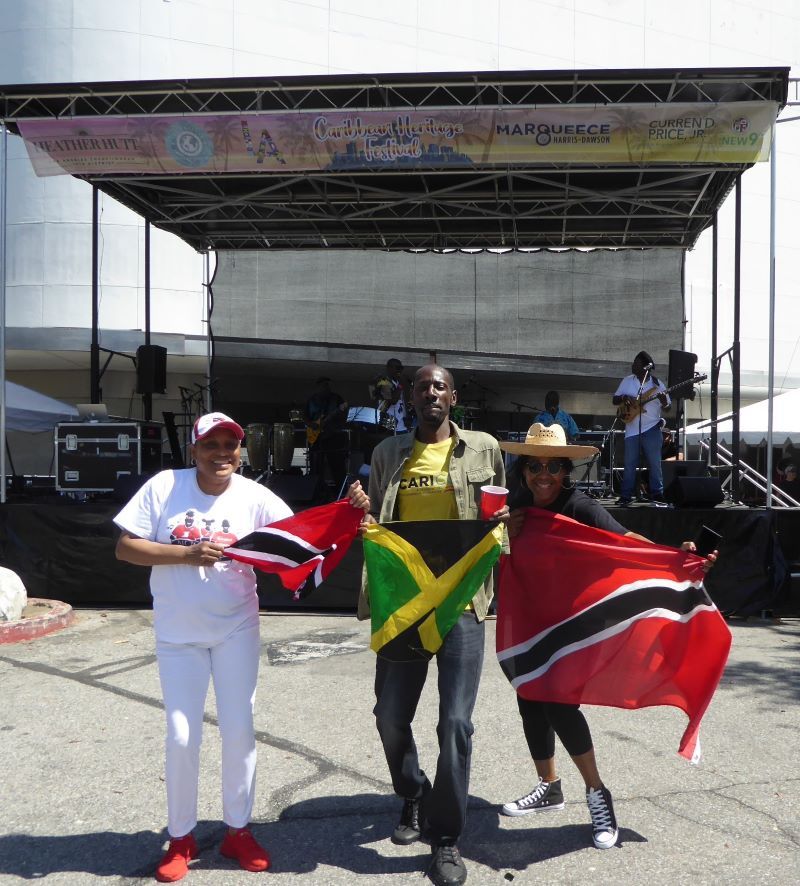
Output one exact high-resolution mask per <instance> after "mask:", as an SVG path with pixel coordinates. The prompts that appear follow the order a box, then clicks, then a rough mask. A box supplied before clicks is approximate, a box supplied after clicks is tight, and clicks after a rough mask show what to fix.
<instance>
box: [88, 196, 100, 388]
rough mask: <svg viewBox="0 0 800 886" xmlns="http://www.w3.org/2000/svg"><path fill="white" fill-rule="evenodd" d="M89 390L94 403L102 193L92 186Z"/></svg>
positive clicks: (97, 371)
mask: <svg viewBox="0 0 800 886" xmlns="http://www.w3.org/2000/svg"><path fill="white" fill-rule="evenodd" d="M89 388H90V400H91V401H92V403H99V402H100V401H101V400H102V393H101V391H100V191H99V190H98V188H97V185H92V345H91V351H90V353H89Z"/></svg>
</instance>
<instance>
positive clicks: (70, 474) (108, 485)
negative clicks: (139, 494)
mask: <svg viewBox="0 0 800 886" xmlns="http://www.w3.org/2000/svg"><path fill="white" fill-rule="evenodd" d="M160 470H161V427H160V425H157V424H154V423H150V422H61V423H59V424H57V425H56V427H55V473H56V489H57V490H58V491H59V492H113V491H114V490H115V489H116V488H117V486H118V484H119V483H120V480H121V479H124V478H126V477H133V476H139V475H141V474H155V473H156V472H158V471H160Z"/></svg>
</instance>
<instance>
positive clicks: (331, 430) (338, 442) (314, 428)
mask: <svg viewBox="0 0 800 886" xmlns="http://www.w3.org/2000/svg"><path fill="white" fill-rule="evenodd" d="M305 422H306V437H307V438H308V446H309V450H308V454H309V457H310V467H311V473H312V474H316V475H317V476H319V477H320V478H321V479H323V480H324V472H325V463H326V462H327V464H328V468H329V469H330V474H331V479H332V481H333V485H334V486H335V488H336V490H338V489H340V488H341V485H342V483H343V482H344V478H345V476H346V475H347V456H348V448H349V447H348V437H347V431H346V430H345V425H346V424H347V402H346V401H345V400H344V398H343V397H342V396H340V395H339V394H337V393H336V392H335V391H333V390H331V380H330V379H329V378H327V377H326V376H323V377H322V378H318V379H317V390H316V392H315V393H314V394H312V395H311V396H310V397H309V398H308V401H307V402H306V408H305Z"/></svg>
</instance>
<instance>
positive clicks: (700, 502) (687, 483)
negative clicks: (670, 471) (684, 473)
mask: <svg viewBox="0 0 800 886" xmlns="http://www.w3.org/2000/svg"><path fill="white" fill-rule="evenodd" d="M664 497H665V498H666V499H667V501H670V502H672V504H674V505H675V507H676V508H687V507H688V508H713V507H714V505H718V504H720V502H721V501H722V500H723V499H724V497H725V496H724V495H723V494H722V484H721V483H720V481H719V478H718V477H676V478H675V479H674V480H673V481H672V483H671V484H670V486H669V488H668V489H665V490H664Z"/></svg>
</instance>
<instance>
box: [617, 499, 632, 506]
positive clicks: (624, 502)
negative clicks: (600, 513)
mask: <svg viewBox="0 0 800 886" xmlns="http://www.w3.org/2000/svg"><path fill="white" fill-rule="evenodd" d="M632 501H633V499H632V498H626V497H625V496H620V497H619V498H618V499H617V507H620V508H627V507H628V505H629V504H630V503H631V502H632Z"/></svg>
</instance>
